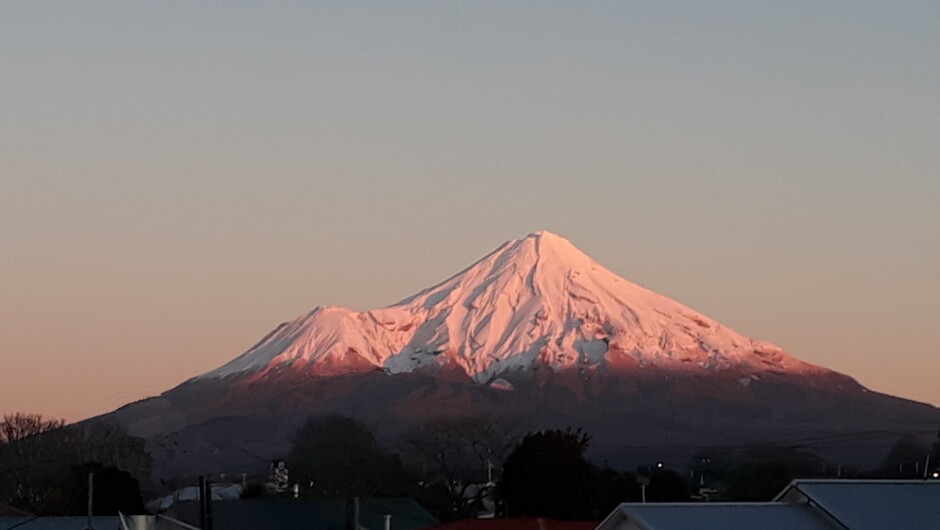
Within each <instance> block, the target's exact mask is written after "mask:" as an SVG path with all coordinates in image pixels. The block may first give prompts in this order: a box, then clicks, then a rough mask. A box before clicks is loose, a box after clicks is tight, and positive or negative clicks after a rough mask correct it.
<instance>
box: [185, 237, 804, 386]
mask: <svg viewBox="0 0 940 530" xmlns="http://www.w3.org/2000/svg"><path fill="white" fill-rule="evenodd" d="M649 365H655V366H659V367H662V368H666V369H673V370H720V369H724V368H731V367H737V368H742V369H745V370H747V371H750V372H752V373H759V372H762V371H766V370H775V371H810V370H817V368H816V367H814V366H812V365H809V364H807V363H804V362H802V361H798V360H796V359H794V358H792V357H790V356H789V355H787V354H786V353H784V352H783V351H782V350H781V349H780V348H778V347H776V346H773V345H771V344H768V343H765V342H761V341H754V340H751V339H749V338H747V337H745V336H743V335H741V334H739V333H737V332H735V331H732V330H730V329H727V328H725V327H723V326H721V325H720V324H718V323H717V322H715V321H713V320H711V319H709V318H708V317H705V316H704V315H701V314H699V313H698V312H696V311H694V310H692V309H690V308H688V307H685V306H683V305H681V304H679V303H677V302H674V301H672V300H670V299H668V298H666V297H663V296H661V295H658V294H656V293H654V292H652V291H649V290H647V289H644V288H642V287H639V286H637V285H635V284H633V283H630V282H628V281H627V280H625V279H623V278H621V277H619V276H617V275H616V274H614V273H613V272H611V271H609V270H608V269H606V268H605V267H603V266H602V265H600V264H599V263H597V262H596V261H594V260H593V259H591V258H590V257H589V256H587V255H586V254H584V253H583V252H581V251H580V250H579V249H578V248H577V247H575V246H574V245H573V244H571V242H569V241H568V240H567V239H565V238H563V237H561V236H559V235H556V234H553V233H551V232H547V231H537V232H533V233H531V234H529V235H528V236H526V237H524V238H522V239H518V240H512V241H508V242H506V243H504V244H503V245H501V246H500V247H499V248H497V249H496V250H495V251H493V252H491V253H490V254H488V255H487V256H485V257H483V258H482V259H480V260H479V261H477V262H476V263H474V264H473V265H471V266H470V267H468V268H467V269H465V270H463V271H462V272H460V273H458V274H456V275H455V276H452V277H451V278H448V279H447V280H444V281H443V282H441V283H439V284H437V285H435V286H433V287H431V288H429V289H426V290H424V291H421V292H420V293H417V294H415V295H413V296H411V297H409V298H406V299H404V300H402V301H401V302H399V303H397V304H395V305H392V306H389V307H387V308H384V309H375V310H371V311H364V312H358V311H352V310H349V309H345V308H341V307H328V308H317V309H314V310H313V311H311V312H310V313H308V314H306V315H303V316H301V317H299V318H298V319H296V320H294V321H292V322H289V323H286V324H283V325H281V326H280V327H279V328H277V329H275V330H274V331H273V332H271V333H270V334H269V335H268V336H266V337H265V338H264V339H262V340H261V342H259V343H258V344H257V345H256V346H254V347H253V348H251V349H250V350H248V351H247V352H245V353H244V354H243V355H241V356H239V357H238V358H236V359H234V360H232V361H231V362H229V363H228V364H225V365H223V366H222V367H220V368H218V369H216V370H213V371H211V372H208V373H206V374H204V375H202V376H200V377H199V378H215V377H226V376H229V375H235V374H242V373H254V374H257V375H258V376H263V375H264V374H265V373H267V372H269V371H270V370H274V369H283V370H288V369H290V370H303V371H305V372H306V373H308V374H310V375H321V376H326V375H337V374H342V373H348V372H356V371H363V370H373V369H377V368H381V369H384V370H385V371H387V372H389V373H392V374H394V373H401V372H413V371H415V370H419V369H422V368H430V369H436V368H440V367H444V366H453V367H458V368H459V369H461V370H462V371H463V372H464V373H466V374H467V376H468V377H470V378H472V379H474V380H475V381H477V382H479V383H488V382H491V381H493V380H496V379H497V378H502V377H504V376H505V375H507V374H513V373H519V372H526V371H531V370H534V369H537V368H542V367H546V368H550V369H551V370H554V371H559V370H565V369H570V368H577V369H583V370H608V369H614V370H616V369H627V370H628V369H633V368H635V367H643V366H649Z"/></svg>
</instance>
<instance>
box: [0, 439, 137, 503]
mask: <svg viewBox="0 0 940 530" xmlns="http://www.w3.org/2000/svg"><path fill="white" fill-rule="evenodd" d="M8 423H9V422H8ZM42 424H43V423H42V422H33V425H42ZM46 425H49V424H48V423H47V424H46ZM18 432H22V431H18ZM89 462H98V463H100V465H103V466H113V467H115V468H117V469H120V470H123V471H126V472H127V473H129V475H130V476H131V477H132V478H133V479H135V481H136V480H137V479H143V478H148V477H149V473H150V468H151V460H150V456H149V455H148V454H147V453H146V452H145V451H144V443H143V440H141V439H139V438H135V437H133V436H129V435H128V434H127V433H126V432H124V431H123V429H121V428H120V427H118V426H116V425H112V424H106V423H94V422H89V423H85V424H82V425H74V426H67V427H53V428H51V430H46V431H44V432H40V433H38V434H35V433H34V434H32V435H27V436H24V437H19V436H18V437H17V439H16V440H14V441H10V442H8V443H5V444H2V445H0V502H2V503H5V504H9V505H10V506H13V507H16V508H20V509H22V510H26V511H29V512H32V513H35V514H37V515H66V514H69V513H72V511H73V510H74V508H75V506H80V505H81V503H82V499H83V498H84V497H82V493H81V489H80V488H79V486H76V485H75V482H74V480H73V469H75V468H77V467H78V466H81V465H83V464H86V463H89ZM85 480H86V481H87V476H86V479H85ZM135 483H136V482H135ZM81 487H86V488H87V486H81ZM106 492H107V489H106V490H105V492H104V493H102V495H101V496H97V498H98V499H99V500H100V501H101V502H107V500H106V497H107V493H106Z"/></svg>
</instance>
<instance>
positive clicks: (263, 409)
mask: <svg viewBox="0 0 940 530" xmlns="http://www.w3.org/2000/svg"><path fill="white" fill-rule="evenodd" d="M509 379H512V381H511V382H510V381H506V382H505V383H506V384H505V385H500V388H506V387H508V386H510V385H511V386H512V390H505V389H497V388H494V387H493V386H481V385H478V384H476V383H474V382H473V381H471V380H468V379H466V378H459V377H441V374H435V375H434V376H430V375H428V374H422V373H410V374H398V375H394V376H390V375H388V374H386V373H384V372H381V371H373V372H359V373H351V374H344V375H339V376H334V377H319V378H314V379H309V378H304V377H302V376H298V375H297V374H296V373H294V372H289V371H288V372H285V373H282V374H279V375H274V376H269V377H268V378H265V379H264V380H259V381H254V382H249V379H248V378H244V377H243V378H225V379H210V380H196V381H190V382H187V383H184V384H183V385H181V386H179V387H177V388H175V389H173V390H171V391H169V392H166V393H165V394H163V395H162V396H159V397H155V398H151V399H147V400H144V401H141V402H137V403H133V404H130V405H127V406H125V407H123V408H121V409H119V410H117V411H115V412H113V413H112V414H110V415H108V416H109V418H110V419H113V420H117V421H118V422H120V423H122V424H125V425H127V426H128V427H129V429H130V431H131V433H132V434H135V435H138V436H142V437H144V438H146V439H147V442H148V447H149V449H150V450H151V451H152V454H153V456H154V459H155V461H156V463H157V467H156V475H157V476H158V477H162V478H168V477H173V476H196V475H199V474H203V473H219V472H226V473H242V472H247V473H252V472H258V471H263V470H264V469H265V468H266V466H267V463H268V462H269V461H270V459H272V458H275V457H278V456H283V455H285V454H286V453H287V452H288V450H289V447H290V438H291V436H292V434H293V432H294V431H295V430H296V429H297V428H298V427H299V426H300V425H301V424H302V423H303V422H304V421H305V420H306V419H307V418H308V417H310V416H316V415H322V414H330V413H339V414H344V415H348V416H351V417H354V418H357V419H359V420H361V421H363V422H365V423H366V424H367V425H369V426H371V427H373V428H374V429H375V430H376V432H377V433H378V434H379V436H380V438H382V439H384V440H386V441H387V442H390V443H393V442H394V440H395V437H396V435H397V434H399V433H401V432H402V431H404V430H406V429H408V428H409V427H410V426H413V425H415V424H418V423H421V422H424V421H429V420H433V419H436V418H441V417H463V416H472V417H483V418H490V419H493V420H502V421H509V422H513V423H515V424H517V425H521V426H524V428H526V429H542V428H559V427H567V426H571V427H581V428H584V429H585V430H586V431H587V432H589V433H590V434H592V435H593V436H594V442H593V444H592V445H593V449H592V452H591V456H592V457H594V458H595V459H598V460H599V461H607V462H609V463H611V464H612V465H620V466H627V465H629V466H634V465H639V464H644V463H648V462H651V461H656V460H666V461H667V462H670V463H673V464H676V465H678V464H682V463H684V462H685V461H686V460H687V459H688V458H690V457H691V456H692V455H693V454H694V453H695V452H696V451H697V450H698V449H702V448H709V447H739V446H743V445H746V444H750V443H775V444H780V445H787V446H793V447H798V448H806V449H809V450H814V451H817V452H819V453H820V454H822V455H823V456H826V457H828V458H831V459H833V460H834V461H836V462H838V463H842V464H853V463H854V464H862V465H870V464H872V463H874V462H876V461H877V459H879V458H881V457H882V456H883V455H884V453H885V452H886V451H887V449H888V446H890V444H891V443H893V442H894V441H895V440H896V439H897V438H898V437H899V436H901V435H902V434H904V433H909V432H933V431H935V430H936V428H937V425H940V409H937V408H935V407H932V406H930V405H926V404H922V403H916V402H912V401H908V400H904V399H900V398H896V397H892V396H887V395H884V394H879V393H876V392H871V391H868V390H866V389H865V388H864V387H862V386H860V385H858V384H857V383H856V382H855V381H854V380H852V379H851V378H848V377H846V376H843V375H841V374H837V373H835V372H829V373H821V374H808V375H807V374H802V375H794V374H790V373H776V374H775V373H766V374H763V375H762V377H760V378H759V379H754V378H752V377H749V376H746V375H744V374H740V373H734V372H731V371H727V372H719V373H710V374H695V373H685V374H675V373H670V372H668V371H665V370H661V369H658V368H655V367H649V368H646V369H644V370H642V371H639V372H637V373H634V374H632V376H631V377H624V376H623V374H615V373H606V374H593V375H592V376H590V377H587V378H585V377H584V376H583V375H579V374H577V373H575V372H559V373H546V374H545V375H544V376H542V377H519V378H509Z"/></svg>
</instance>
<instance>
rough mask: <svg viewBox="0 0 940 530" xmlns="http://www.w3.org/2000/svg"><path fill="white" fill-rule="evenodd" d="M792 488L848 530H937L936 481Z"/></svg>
mask: <svg viewBox="0 0 940 530" xmlns="http://www.w3.org/2000/svg"><path fill="white" fill-rule="evenodd" d="M793 488H795V489H797V490H799V491H800V492H801V493H802V494H803V495H805V496H806V497H808V498H809V499H810V500H811V502H814V503H816V504H817V505H818V506H819V507H820V508H821V509H823V510H825V511H826V512H828V513H829V514H831V515H832V516H833V517H835V518H836V519H837V520H838V521H839V522H841V523H842V524H844V525H845V526H846V527H848V528H850V529H851V530H883V529H885V528H903V529H904V530H938V529H940V481H910V480H904V481H888V480H871V481H854V480H839V481H815V480H808V481H795V482H794V483H793V484H792V485H791V486H790V489H793ZM785 495H786V491H785V492H784V493H782V494H781V497H783V496H785Z"/></svg>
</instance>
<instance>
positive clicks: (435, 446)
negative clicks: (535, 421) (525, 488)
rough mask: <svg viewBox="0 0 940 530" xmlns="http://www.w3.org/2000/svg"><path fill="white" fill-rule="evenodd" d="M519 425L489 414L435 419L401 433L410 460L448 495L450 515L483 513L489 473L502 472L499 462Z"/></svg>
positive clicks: (514, 439) (513, 441)
mask: <svg viewBox="0 0 940 530" xmlns="http://www.w3.org/2000/svg"><path fill="white" fill-rule="evenodd" d="M517 432H519V430H518V427H516V426H515V425H514V424H511V423H509V422H505V421H494V420H491V419H487V418H482V417H477V418H459V419H439V420H433V421H429V422H426V423H422V424H419V425H417V426H415V427H413V428H412V429H410V430H409V431H408V432H406V433H405V434H404V435H403V437H402V438H403V442H404V449H405V452H404V454H405V455H406V458H407V460H408V463H409V464H411V465H414V466H416V468H417V469H421V470H422V473H421V474H422V477H423V478H424V479H425V480H427V481H429V482H431V483H433V484H435V485H437V486H440V487H441V488H442V489H443V490H444V491H447V492H448V493H449V495H450V506H451V510H450V511H451V512H453V516H463V517H472V516H473V515H475V514H476V513H478V512H481V511H484V510H485V508H484V506H483V499H484V498H485V497H487V496H488V495H489V494H491V493H492V491H491V488H490V485H489V483H490V479H491V477H492V478H493V479H494V480H495V479H496V478H498V477H499V476H501V475H502V467H503V461H504V460H505V459H506V457H507V456H508V455H509V453H510V451H512V450H513V449H514V448H515V446H516V444H517V442H518V436H517V434H516V433H517Z"/></svg>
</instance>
